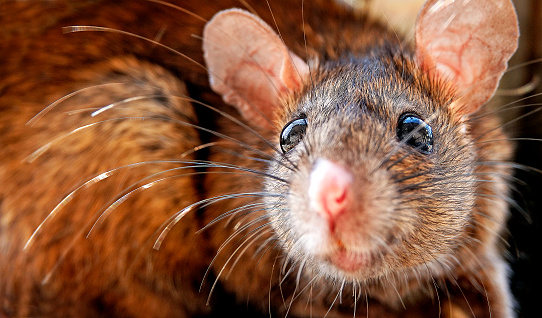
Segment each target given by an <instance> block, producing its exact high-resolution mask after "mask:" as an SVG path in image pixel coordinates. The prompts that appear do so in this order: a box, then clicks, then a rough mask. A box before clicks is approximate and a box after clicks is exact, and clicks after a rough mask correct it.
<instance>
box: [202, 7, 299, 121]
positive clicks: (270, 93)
mask: <svg viewBox="0 0 542 318" xmlns="http://www.w3.org/2000/svg"><path fill="white" fill-rule="evenodd" d="M203 51H204V58H205V62H206V63H207V67H208V69H209V81H210V84H211V88H212V89H213V90H214V91H215V92H216V93H218V94H220V95H222V98H223V99H224V101H225V102H226V103H228V104H230V105H233V106H235V107H236V108H237V109H238V110H239V112H240V113H241V114H242V115H243V117H244V118H245V119H246V120H247V121H249V122H250V123H251V124H253V125H254V126H260V127H261V126H264V127H267V128H270V127H272V121H271V120H272V119H273V117H274V114H275V111H276V109H277V107H281V97H282V96H283V94H286V93H288V92H290V91H293V90H296V89H299V88H301V86H302V84H303V81H304V78H305V76H307V74H308V66H307V64H306V63H305V62H304V61H303V60H301V58H299V57H298V56H296V55H295V54H294V53H292V52H290V51H289V50H288V48H287V47H286V46H285V44H284V43H283V42H282V41H281V39H280V38H279V37H278V36H277V34H276V33H275V32H274V31H273V30H272V29H271V28H270V27H269V26H268V25H267V24H266V23H265V22H264V21H262V20H261V19H260V18H258V17H256V16H254V15H253V14H251V13H248V12H246V11H243V10H239V9H230V10H225V11H221V12H219V13H217V14H216V15H215V16H214V17H213V18H212V19H211V20H210V21H209V22H208V23H207V24H206V26H205V29H204V31H203Z"/></svg>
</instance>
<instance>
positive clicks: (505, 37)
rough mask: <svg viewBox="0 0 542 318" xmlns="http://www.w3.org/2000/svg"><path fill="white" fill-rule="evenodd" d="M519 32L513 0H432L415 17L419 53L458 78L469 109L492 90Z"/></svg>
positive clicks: (427, 66) (428, 67) (425, 63)
mask: <svg viewBox="0 0 542 318" xmlns="http://www.w3.org/2000/svg"><path fill="white" fill-rule="evenodd" d="M518 37H519V28H518V21H517V16H516V12H515V10H514V6H513V5H512V3H511V1H510V0H455V1H444V0H428V1H427V2H426V3H425V5H424V6H423V8H422V10H421V12H420V15H419V16H418V21H417V23H416V58H417V60H418V63H420V65H421V67H422V68H423V69H424V70H425V71H428V72H432V71H436V72H437V73H438V74H439V75H440V76H443V77H445V78H448V79H449V80H451V81H452V83H454V84H455V86H456V88H457V90H458V92H459V93H460V96H461V100H460V101H461V102H460V103H457V104H460V105H462V106H461V112H463V113H464V114H469V113H472V112H474V111H476V110H477V109H478V108H479V107H480V106H482V105H483V104H484V103H485V102H487V101H488V100H489V99H490V98H491V97H492V96H493V94H494V92H495V90H496V88H497V85H498V83H499V80H500V79H501V77H502V75H503V73H504V71H505V70H506V68H507V63H508V60H509V59H510V57H511V56H512V54H513V53H514V52H515V51H516V48H517V45H518Z"/></svg>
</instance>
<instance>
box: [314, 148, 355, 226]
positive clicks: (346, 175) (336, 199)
mask: <svg viewBox="0 0 542 318" xmlns="http://www.w3.org/2000/svg"><path fill="white" fill-rule="evenodd" d="M353 180H354V177H353V176H352V173H350V172H349V171H348V170H346V169H345V168H343V167H342V166H340V165H338V164H336V163H334V162H332V161H330V160H327V159H323V158H320V159H318V160H317V161H316V164H315V165H314V168H313V170H312V172H311V174H310V181H309V183H310V184H309V193H308V194H309V204H310V207H311V209H312V210H314V211H316V212H318V213H320V214H321V215H322V216H323V217H324V218H326V219H327V221H328V222H329V223H330V226H333V224H334V223H335V220H336V219H337V217H338V216H339V215H341V214H342V213H343V212H344V211H345V210H346V208H347V207H348V205H349V204H350V201H351V196H352V195H351V186H352V182H353Z"/></svg>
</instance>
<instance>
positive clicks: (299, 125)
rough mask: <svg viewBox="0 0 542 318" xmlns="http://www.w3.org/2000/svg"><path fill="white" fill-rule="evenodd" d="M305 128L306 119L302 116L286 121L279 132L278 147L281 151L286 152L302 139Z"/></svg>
mask: <svg viewBox="0 0 542 318" xmlns="http://www.w3.org/2000/svg"><path fill="white" fill-rule="evenodd" d="M306 130H307V120H306V119H305V118H304V117H303V118H298V119H294V120H292V121H290V122H289V123H287V124H286V125H285V126H284V128H283V129H282V132H281V133H280V149H282V152H284V153H287V152H288V151H290V150H292V148H294V147H295V146H296V145H297V144H298V143H299V142H300V141H301V139H303V136H304V135H305V131H306Z"/></svg>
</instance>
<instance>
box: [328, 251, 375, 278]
mask: <svg viewBox="0 0 542 318" xmlns="http://www.w3.org/2000/svg"><path fill="white" fill-rule="evenodd" d="M326 259H327V261H328V262H329V263H330V264H331V265H332V266H334V267H336V268H337V269H339V270H340V271H343V272H345V273H348V274H356V273H357V272H359V271H363V269H366V268H367V267H370V266H371V262H372V260H373V257H372V255H371V253H367V252H363V253H356V252H350V251H347V250H346V249H338V250H336V251H333V252H331V253H330V254H329V255H327V257H326Z"/></svg>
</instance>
